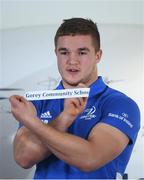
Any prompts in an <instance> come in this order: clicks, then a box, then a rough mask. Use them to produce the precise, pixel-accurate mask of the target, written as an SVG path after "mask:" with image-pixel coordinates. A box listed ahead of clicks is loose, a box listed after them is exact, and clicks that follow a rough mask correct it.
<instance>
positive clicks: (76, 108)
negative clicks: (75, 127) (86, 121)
mask: <svg viewBox="0 0 144 180" xmlns="http://www.w3.org/2000/svg"><path fill="white" fill-rule="evenodd" d="M85 87H86V86H85V85H84V84H82V83H80V84H79V85H78V88H85ZM87 99H88V98H87V97H79V98H70V99H65V103H64V111H65V112H66V113H67V114H69V115H70V116H74V117H76V116H77V115H78V114H80V113H81V112H83V111H84V109H85V106H86V103H87Z"/></svg>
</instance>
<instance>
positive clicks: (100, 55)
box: [96, 49, 102, 63]
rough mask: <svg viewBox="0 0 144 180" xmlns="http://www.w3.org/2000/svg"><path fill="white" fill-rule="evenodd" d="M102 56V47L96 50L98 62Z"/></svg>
mask: <svg viewBox="0 0 144 180" xmlns="http://www.w3.org/2000/svg"><path fill="white" fill-rule="evenodd" d="M101 57H102V50H101V49H100V50H98V51H97V52H96V63H99V62H100V60H101Z"/></svg>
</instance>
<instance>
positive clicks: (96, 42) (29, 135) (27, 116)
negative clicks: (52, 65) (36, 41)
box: [10, 18, 140, 179]
mask: <svg viewBox="0 0 144 180" xmlns="http://www.w3.org/2000/svg"><path fill="white" fill-rule="evenodd" d="M55 53H56V56H57V64H58V69H59V72H60V74H61V78H62V80H61V82H60V84H59V85H58V87H57V89H67V88H75V87H90V93H89V97H88V98H72V99H56V100H44V101H43V100H42V101H33V103H32V102H28V101H27V100H26V99H24V98H23V97H21V96H12V97H10V102H11V109H12V113H13V115H14V117H15V118H16V119H17V120H18V121H19V122H20V123H21V124H23V126H22V127H21V128H19V130H18V132H17V134H16V137H15V139H14V158H15V160H16V162H17V163H18V164H19V165H20V166H22V167H23V168H30V167H32V166H33V165H35V164H36V165H37V166H36V172H35V175H34V178H35V179H37V178H38V179H59V178H60V179H61V178H63V179H75V178H77V179H78V178H80V179H91V178H92V179H115V178H116V177H117V175H121V176H122V175H123V174H124V171H125V168H126V166H127V163H128V161H129V159H130V156H131V153H132V149H133V147H134V144H135V141H136V138H137V134H138V131H139V128H140V112H139V108H138V107H137V105H136V103H135V102H134V101H133V100H132V99H130V98H129V97H127V96H126V95H125V94H123V93H121V92H119V91H116V90H114V89H111V88H109V87H108V86H107V85H106V84H105V83H104V82H103V80H102V78H101V77H99V76H98V73H97V63H99V61H100V59H101V56H102V51H101V49H100V36H99V32H98V29H97V26H96V24H95V23H94V22H93V21H91V20H88V19H83V18H72V19H68V20H65V21H64V22H63V23H62V24H61V26H60V27H59V29H58V31H57V32H56V36H55ZM45 112H49V116H48V117H45V116H43V114H44V113H45ZM46 118H47V121H48V122H49V123H48V124H45V123H43V121H44V120H46Z"/></svg>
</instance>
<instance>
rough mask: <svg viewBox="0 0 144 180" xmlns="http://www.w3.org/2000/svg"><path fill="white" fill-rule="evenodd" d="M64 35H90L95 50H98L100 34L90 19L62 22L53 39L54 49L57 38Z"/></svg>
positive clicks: (74, 19)
mask: <svg viewBox="0 0 144 180" xmlns="http://www.w3.org/2000/svg"><path fill="white" fill-rule="evenodd" d="M65 35H71V36H75V35H91V37H92V39H93V44H94V46H95V49H96V50H99V49H100V34H99V31H98V28H97V24H96V23H94V22H93V21H92V20H91V19H84V18H71V19H65V20H63V23H62V24H61V25H60V27H59V28H58V30H57V32H56V35H55V38H54V42H55V47H56V46H57V41H58V38H59V37H60V36H65Z"/></svg>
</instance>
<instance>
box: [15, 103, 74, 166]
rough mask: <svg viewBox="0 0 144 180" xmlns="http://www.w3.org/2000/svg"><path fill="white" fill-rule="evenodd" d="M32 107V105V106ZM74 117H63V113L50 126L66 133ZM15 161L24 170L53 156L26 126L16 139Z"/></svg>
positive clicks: (17, 134)
mask: <svg viewBox="0 0 144 180" xmlns="http://www.w3.org/2000/svg"><path fill="white" fill-rule="evenodd" d="M30 106H31V105H30ZM73 120H74V117H72V116H71V117H67V116H64V117H63V113H61V115H60V116H58V117H57V118H56V119H55V120H53V121H52V122H51V123H50V124H49V125H50V126H51V127H53V128H55V129H57V130H58V131H62V132H64V131H66V129H67V128H68V127H69V126H70V125H71V123H72V122H73ZM13 149H14V159H15V161H16V162H17V163H18V164H19V165H20V166H21V167H23V168H30V167H32V166H33V165H35V164H37V163H38V162H40V161H42V160H43V159H45V158H47V157H48V156H49V155H51V154H52V153H51V151H50V149H49V148H48V147H47V146H46V145H44V144H43V143H42V141H41V140H40V139H39V137H38V136H37V135H36V134H34V133H33V132H32V131H31V130H29V129H28V128H26V127H25V126H23V127H21V128H20V129H19V130H18V131H17V133H16V136H15V138H14V143H13Z"/></svg>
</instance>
